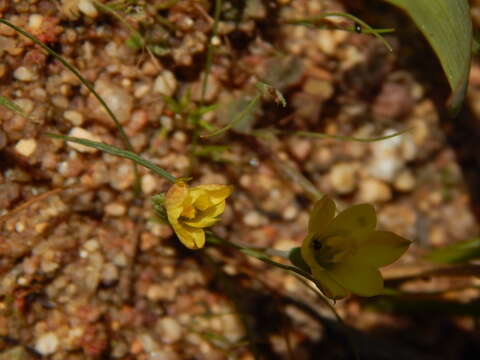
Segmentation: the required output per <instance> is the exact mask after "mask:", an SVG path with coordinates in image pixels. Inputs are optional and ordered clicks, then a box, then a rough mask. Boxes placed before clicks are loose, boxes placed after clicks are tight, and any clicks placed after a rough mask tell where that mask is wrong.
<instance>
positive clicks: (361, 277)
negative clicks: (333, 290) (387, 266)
mask: <svg viewBox="0 0 480 360" xmlns="http://www.w3.org/2000/svg"><path fill="white" fill-rule="evenodd" d="M329 273H330V275H331V276H332V278H333V279H334V280H336V281H337V282H338V283H339V284H340V285H341V286H343V287H345V288H346V289H348V290H350V291H351V292H353V293H355V294H357V295H360V296H375V295H379V294H381V293H382V290H383V278H382V275H380V272H379V271H378V270H377V269H375V268H372V267H365V266H363V267H362V266H359V265H358V264H355V263H350V262H342V263H338V264H336V265H335V267H333V268H332V269H331V270H329Z"/></svg>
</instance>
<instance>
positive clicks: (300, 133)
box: [256, 128, 411, 143]
mask: <svg viewBox="0 0 480 360" xmlns="http://www.w3.org/2000/svg"><path fill="white" fill-rule="evenodd" d="M410 130H411V128H408V129H405V130H402V131H399V132H396V133H394V134H390V135H385V136H379V137H374V138H358V137H354V136H343V135H329V134H324V133H317V132H311V131H281V130H270V131H273V132H274V133H276V134H278V133H280V134H288V135H296V136H302V137H310V138H316V139H335V140H340V141H357V142H364V143H369V142H376V141H382V140H387V139H391V138H394V137H396V136H400V135H402V134H405V133H406V132H408V131H410ZM256 133H258V134H260V136H261V130H258V131H256Z"/></svg>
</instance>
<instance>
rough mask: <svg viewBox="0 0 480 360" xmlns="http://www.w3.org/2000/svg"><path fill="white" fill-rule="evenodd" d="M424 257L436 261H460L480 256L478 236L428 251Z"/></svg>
mask: <svg viewBox="0 0 480 360" xmlns="http://www.w3.org/2000/svg"><path fill="white" fill-rule="evenodd" d="M426 258H427V259H428V260H430V261H434V262H438V263H447V264H451V263H460V262H466V261H469V260H472V259H475V258H480V238H473V239H470V240H466V241H460V242H457V243H455V244H452V245H448V246H445V247H442V248H439V249H435V250H433V251H432V252H430V253H429V254H428V255H427V256H426Z"/></svg>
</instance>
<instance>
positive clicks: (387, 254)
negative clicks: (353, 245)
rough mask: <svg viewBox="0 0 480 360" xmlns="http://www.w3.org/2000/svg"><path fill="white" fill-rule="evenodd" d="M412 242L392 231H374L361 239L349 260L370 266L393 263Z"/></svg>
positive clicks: (376, 266)
mask: <svg viewBox="0 0 480 360" xmlns="http://www.w3.org/2000/svg"><path fill="white" fill-rule="evenodd" d="M410 244H411V242H410V241H409V240H407V239H404V238H402V237H401V236H398V235H395V234H394V233H392V232H390V231H374V232H372V233H370V234H369V235H368V238H367V239H365V240H364V241H361V244H360V245H359V247H358V249H357V251H356V253H355V255H354V256H353V257H352V258H351V259H349V262H354V263H357V264H363V265H364V266H369V267H375V268H378V267H382V266H385V265H388V264H391V263H393V262H394V261H395V260H397V259H398V258H399V257H400V256H402V255H403V253H404V252H405V251H406V250H407V249H408V246H409V245H410Z"/></svg>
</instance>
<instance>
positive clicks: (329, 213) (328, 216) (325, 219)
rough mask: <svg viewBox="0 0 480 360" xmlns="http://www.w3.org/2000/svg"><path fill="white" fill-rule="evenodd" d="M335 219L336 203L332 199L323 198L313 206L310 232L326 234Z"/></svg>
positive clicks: (309, 224) (309, 223)
mask: <svg viewBox="0 0 480 360" xmlns="http://www.w3.org/2000/svg"><path fill="white" fill-rule="evenodd" d="M334 217H335V203H334V202H333V200H332V199H331V198H330V197H328V196H323V197H322V198H321V199H320V200H318V201H317V202H316V203H315V205H313V209H312V211H311V213H310V221H309V222H308V232H309V233H316V234H320V233H322V232H324V230H325V229H326V228H327V226H328V224H330V223H331V222H332V220H333V218H334Z"/></svg>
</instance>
